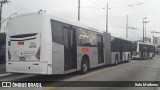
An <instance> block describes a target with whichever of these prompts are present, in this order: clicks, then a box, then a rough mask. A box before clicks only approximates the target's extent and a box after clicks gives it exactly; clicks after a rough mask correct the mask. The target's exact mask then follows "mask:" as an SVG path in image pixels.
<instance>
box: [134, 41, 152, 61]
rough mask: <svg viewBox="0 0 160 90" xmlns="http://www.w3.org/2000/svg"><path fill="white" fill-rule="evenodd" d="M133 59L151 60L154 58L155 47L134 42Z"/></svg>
mask: <svg viewBox="0 0 160 90" xmlns="http://www.w3.org/2000/svg"><path fill="white" fill-rule="evenodd" d="M132 51H133V53H132V58H133V59H153V57H154V56H155V45H154V44H150V43H142V42H134V43H133V50H132Z"/></svg>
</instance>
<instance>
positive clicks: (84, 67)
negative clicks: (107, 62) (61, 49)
mask: <svg viewBox="0 0 160 90" xmlns="http://www.w3.org/2000/svg"><path fill="white" fill-rule="evenodd" d="M88 70H89V61H88V58H86V57H84V58H83V59H82V62H81V71H80V73H81V74H85V73H87V72H88Z"/></svg>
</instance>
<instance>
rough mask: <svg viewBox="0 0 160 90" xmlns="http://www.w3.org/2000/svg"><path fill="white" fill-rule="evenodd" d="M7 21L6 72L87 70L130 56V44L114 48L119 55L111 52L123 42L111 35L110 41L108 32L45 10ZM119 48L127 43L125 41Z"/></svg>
mask: <svg viewBox="0 0 160 90" xmlns="http://www.w3.org/2000/svg"><path fill="white" fill-rule="evenodd" d="M7 25H8V30H7V40H6V42H7V43H6V51H7V53H6V55H7V56H6V57H7V58H6V70H7V72H13V73H32V74H46V75H51V74H67V73H71V72H75V71H80V72H81V73H86V72H87V71H88V69H89V68H94V67H99V66H103V65H108V64H115V62H116V64H117V63H118V62H120V61H123V60H129V59H130V58H129V57H130V55H131V54H130V50H129V49H130V47H129V46H128V48H127V49H112V52H113V53H115V55H116V56H114V55H111V54H112V53H111V47H112V48H113V47H116V45H117V46H118V45H119V44H120V43H114V39H112V45H111V36H110V34H109V33H106V32H103V33H101V32H99V31H97V30H96V29H93V28H90V27H87V26H84V25H81V24H79V23H78V22H73V21H69V20H67V19H63V18H60V17H55V16H52V15H50V14H47V13H45V12H37V13H29V14H21V15H17V16H14V17H13V18H11V19H10V20H9V21H8V24H7ZM115 40H116V41H118V42H121V41H119V39H115ZM120 40H121V39H120ZM124 43H129V42H128V41H124ZM118 48H126V47H125V46H124V44H123V45H121V46H120V47H118ZM118 50H120V51H118ZM123 51H124V52H123ZM111 56H112V59H111ZM123 56H125V57H123ZM115 60H118V61H115Z"/></svg>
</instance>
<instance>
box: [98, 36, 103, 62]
mask: <svg viewBox="0 0 160 90" xmlns="http://www.w3.org/2000/svg"><path fill="white" fill-rule="evenodd" d="M97 38H98V39H97V42H98V64H101V63H104V55H103V54H104V53H103V38H102V35H97Z"/></svg>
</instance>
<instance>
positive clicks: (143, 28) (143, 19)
mask: <svg viewBox="0 0 160 90" xmlns="http://www.w3.org/2000/svg"><path fill="white" fill-rule="evenodd" d="M144 19H147V17H145V18H143V22H142V23H143V42H144Z"/></svg>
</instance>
